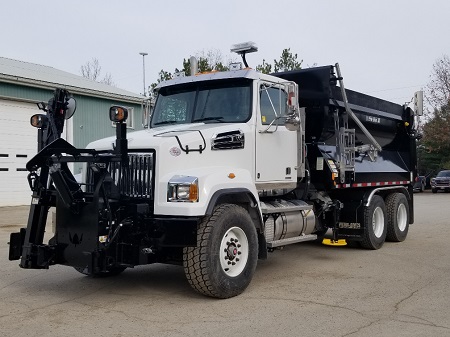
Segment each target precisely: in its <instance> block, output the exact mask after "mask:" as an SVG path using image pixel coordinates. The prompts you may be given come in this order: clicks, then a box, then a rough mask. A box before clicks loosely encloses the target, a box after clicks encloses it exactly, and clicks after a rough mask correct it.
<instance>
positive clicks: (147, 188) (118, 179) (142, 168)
mask: <svg viewBox="0 0 450 337" xmlns="http://www.w3.org/2000/svg"><path fill="white" fill-rule="evenodd" d="M153 165H154V154H153V153H140V154H134V153H133V154H128V166H123V165H122V163H121V162H111V163H110V164H109V167H108V172H109V173H110V175H111V178H112V179H113V181H114V183H115V184H116V185H117V187H118V189H119V192H120V194H121V195H124V196H127V197H130V198H150V199H153V171H154V170H153V167H154V166H153ZM88 181H89V182H90V183H91V184H92V183H93V176H92V171H91V170H89V171H88ZM91 186H92V185H91ZM92 187H93V186H92Z"/></svg>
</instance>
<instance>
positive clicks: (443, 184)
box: [431, 170, 450, 193]
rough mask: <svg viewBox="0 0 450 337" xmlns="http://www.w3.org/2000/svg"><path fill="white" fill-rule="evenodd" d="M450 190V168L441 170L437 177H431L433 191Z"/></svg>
mask: <svg viewBox="0 0 450 337" xmlns="http://www.w3.org/2000/svg"><path fill="white" fill-rule="evenodd" d="M437 191H445V192H449V191H450V170H443V171H440V172H439V173H438V174H437V176H436V177H435V178H432V179H431V192H433V193H437Z"/></svg>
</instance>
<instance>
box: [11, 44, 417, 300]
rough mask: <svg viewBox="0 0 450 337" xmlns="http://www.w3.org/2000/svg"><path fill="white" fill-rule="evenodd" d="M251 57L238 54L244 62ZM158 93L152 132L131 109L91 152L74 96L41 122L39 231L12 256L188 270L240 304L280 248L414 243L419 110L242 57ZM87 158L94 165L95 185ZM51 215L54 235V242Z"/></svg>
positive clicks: (18, 240) (86, 266) (54, 103)
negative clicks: (84, 143)
mask: <svg viewBox="0 0 450 337" xmlns="http://www.w3.org/2000/svg"><path fill="white" fill-rule="evenodd" d="M248 51H252V50H250V49H246V48H245V47H244V48H241V49H240V50H239V51H238V52H239V53H240V54H241V55H242V56H243V59H244V62H245V53H246V52H248ZM245 63H246V62H245ZM194 72H195V71H194ZM156 92H157V98H156V102H155V105H154V108H153V109H152V112H151V114H149V115H148V116H147V115H146V117H148V118H146V126H147V128H146V129H145V130H142V131H137V132H133V133H130V134H128V135H127V134H126V118H127V110H126V109H125V108H123V107H119V106H113V107H111V109H110V111H109V116H110V119H111V120H112V121H113V122H114V123H116V127H117V134H116V137H111V138H106V139H100V140H98V141H95V142H93V143H91V144H90V145H89V146H88V148H87V149H77V148H75V147H73V146H72V145H70V144H69V143H68V142H66V141H65V140H63V139H62V138H60V135H61V131H62V128H63V125H64V119H65V118H68V117H70V115H71V114H72V111H73V109H72V106H73V99H71V98H70V94H69V93H68V92H67V91H66V90H64V89H57V90H56V91H55V96H54V97H53V98H52V99H51V100H50V101H49V103H48V104H47V105H45V106H43V107H42V108H43V109H44V111H45V112H46V113H45V114H37V115H35V116H33V118H32V120H31V122H32V124H33V125H34V126H36V127H38V133H39V149H38V150H39V152H38V154H37V155H36V156H35V157H34V158H33V159H31V160H30V161H29V162H28V164H27V169H28V170H29V171H30V173H29V182H30V187H31V189H32V192H33V195H32V204H31V208H30V217H29V221H28V225H27V228H23V229H21V231H20V232H18V233H12V234H11V240H10V254H9V255H10V256H9V258H10V259H11V260H18V259H20V266H21V267H22V268H35V269H39V268H49V266H50V265H54V264H62V265H67V266H72V267H74V268H75V269H76V270H78V271H79V272H81V273H83V274H86V275H91V276H107V275H115V274H119V273H120V272H122V271H124V270H125V269H126V268H132V267H135V266H137V265H145V264H152V263H170V264H179V265H182V266H183V267H184V271H185V274H186V277H187V280H188V282H189V283H190V285H191V286H192V287H193V288H194V289H195V290H197V291H198V292H200V293H202V294H204V295H208V296H212V297H217V298H228V297H232V296H236V295H238V294H240V293H241V292H243V291H244V289H245V288H246V287H247V286H248V285H249V283H250V281H251V279H252V276H253V274H254V272H255V269H256V265H257V261H258V259H266V258H267V257H268V252H273V251H276V250H277V249H279V248H280V247H283V246H286V245H290V244H297V243H300V242H305V241H312V240H317V239H321V238H323V236H324V235H325V234H326V232H327V231H328V234H327V235H329V236H330V239H331V241H332V242H337V241H338V240H343V239H345V240H346V241H347V242H349V241H354V242H355V243H356V244H359V245H360V246H361V247H362V248H366V249H373V250H376V249H379V248H380V247H381V246H382V245H383V243H384V242H385V240H390V241H403V240H405V238H406V236H407V233H408V228H409V225H410V224H412V223H413V220H414V212H413V210H414V204H413V185H412V183H413V182H414V179H415V174H416V173H415V168H416V138H417V137H418V135H417V132H416V130H415V128H414V116H415V112H414V111H413V110H412V109H411V108H409V107H406V106H402V105H398V104H394V103H391V102H387V101H384V100H381V99H378V98H375V97H371V96H367V95H364V94H361V93H358V92H355V91H351V90H346V89H345V88H344V85H343V79H342V76H341V74H340V70H339V66H338V65H337V64H336V65H334V66H331V65H330V66H323V67H315V68H308V69H304V70H295V71H289V72H283V73H278V74H272V75H266V74H262V73H259V72H257V71H255V70H253V69H250V68H248V67H245V68H244V67H242V66H240V65H239V64H234V65H232V66H231V70H230V71H225V72H211V73H205V74H199V73H195V74H194V75H192V76H177V77H175V78H173V79H172V80H169V81H166V82H162V83H160V84H159V85H158V86H157V88H156ZM72 162H75V163H83V164H84V170H83V172H84V174H83V182H82V183H79V182H77V180H76V179H75V178H74V175H73V173H72V172H71V170H70V165H69V164H68V163H72ZM51 208H54V209H55V212H56V217H55V223H54V227H55V228H54V235H53V237H52V238H51V239H50V240H49V241H48V242H46V243H44V242H43V238H44V231H45V225H46V220H47V214H48V212H49V210H50V209H51ZM349 253H351V252H349ZM330 254H333V253H332V252H331V251H330ZM299 258H300V257H299ZM373 258H374V259H376V258H377V255H376V254H375V255H374V256H373Z"/></svg>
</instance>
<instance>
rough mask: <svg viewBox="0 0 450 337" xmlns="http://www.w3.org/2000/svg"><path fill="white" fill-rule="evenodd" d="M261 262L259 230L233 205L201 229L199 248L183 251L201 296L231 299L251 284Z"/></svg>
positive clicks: (217, 212) (217, 211)
mask: <svg viewBox="0 0 450 337" xmlns="http://www.w3.org/2000/svg"><path fill="white" fill-rule="evenodd" d="M257 260H258V239H257V234H256V228H255V226H254V224H253V221H252V219H251V218H250V215H249V214H248V213H247V211H246V210H245V209H244V208H242V207H240V206H238V205H233V204H222V205H220V206H218V207H217V208H216V209H215V210H214V212H213V214H212V215H211V216H206V217H205V218H204V219H203V220H202V222H201V223H200V224H199V226H198V230H197V246H196V247H185V248H184V249H183V266H184V272H185V274H186V278H187V280H188V282H189V284H190V285H191V286H192V288H194V289H195V290H196V291H198V292H199V293H201V294H203V295H206V296H211V297H216V298H229V297H233V296H236V295H239V294H240V293H242V292H243V291H244V290H245V288H247V286H248V285H249V284H250V281H251V279H252V277H253V274H254V272H255V269H256V264H257Z"/></svg>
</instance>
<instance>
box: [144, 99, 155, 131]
mask: <svg viewBox="0 0 450 337" xmlns="http://www.w3.org/2000/svg"><path fill="white" fill-rule="evenodd" d="M153 104H154V102H153V100H152V99H148V100H145V101H144V102H142V106H141V107H142V126H143V127H144V129H147V128H148V123H149V121H150V117H151V115H152V110H153Z"/></svg>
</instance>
